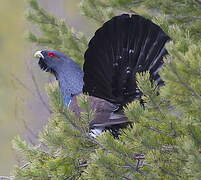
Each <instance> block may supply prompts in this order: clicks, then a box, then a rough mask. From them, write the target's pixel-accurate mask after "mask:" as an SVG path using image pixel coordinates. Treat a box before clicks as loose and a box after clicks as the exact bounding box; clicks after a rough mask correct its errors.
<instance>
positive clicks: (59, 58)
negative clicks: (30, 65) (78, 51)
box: [34, 50, 66, 74]
mask: <svg viewBox="0 0 201 180" xmlns="http://www.w3.org/2000/svg"><path fill="white" fill-rule="evenodd" d="M34 57H36V58H39V61H38V64H39V66H40V68H41V69H42V70H43V71H46V72H50V73H53V74H54V73H55V72H57V70H58V69H59V68H61V67H62V65H63V64H64V62H65V60H66V56H65V54H64V53H62V52H59V51H56V50H44V51H37V52H36V53H35V54H34Z"/></svg>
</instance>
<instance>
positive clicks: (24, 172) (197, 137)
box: [13, 0, 201, 180]
mask: <svg viewBox="0 0 201 180" xmlns="http://www.w3.org/2000/svg"><path fill="white" fill-rule="evenodd" d="M29 5H30V7H31V9H30V12H29V14H28V17H27V19H28V20H29V21H30V22H31V23H34V24H36V25H37V26H38V28H39V29H40V31H41V32H42V36H41V37H38V36H36V35H35V34H33V33H30V34H29V40H30V41H31V42H34V43H36V44H38V45H44V46H47V47H49V48H51V49H57V50H60V51H63V52H65V53H66V54H67V55H68V56H70V57H71V58H72V59H74V60H75V61H76V62H77V63H79V64H80V65H82V64H83V54H84V52H85V50H86V48H87V43H88V39H89V38H88V37H86V36H84V34H82V33H79V32H75V31H74V30H72V28H71V27H69V26H67V25H66V24H65V22H63V21H61V20H59V19H57V18H55V17H54V16H52V15H50V14H49V13H48V12H47V11H45V10H44V9H43V8H41V7H40V6H39V5H38V3H37V1H36V0H29ZM80 7H81V11H82V12H83V14H84V15H85V16H86V17H88V18H89V19H91V20H92V21H93V22H94V23H95V24H96V25H97V26H100V25H101V24H102V23H103V22H105V21H107V20H109V19H110V18H111V17H112V16H114V15H117V14H119V13H120V12H128V13H138V14H140V15H143V16H145V17H147V18H149V19H151V20H152V21H154V22H155V23H156V24H158V25H160V26H161V27H162V28H163V30H164V31H166V33H168V34H169V36H170V37H171V38H172V42H171V43H169V44H168V46H167V49H168V51H169V56H168V57H167V58H166V59H165V62H166V63H165V64H166V65H165V67H164V68H163V70H162V71H161V73H160V74H161V76H162V78H163V79H164V80H165V86H164V87H162V88H161V89H160V90H159V91H158V90H156V89H157V88H156V85H155V84H152V83H150V81H149V74H148V73H144V74H138V75H137V79H138V85H139V87H140V89H141V90H142V91H143V93H144V96H143V100H144V101H145V102H146V103H145V108H143V107H142V106H141V105H140V103H139V102H138V101H134V102H132V103H130V104H128V106H127V107H126V108H125V114H126V116H127V117H128V119H129V120H130V121H131V122H133V127H132V128H127V129H125V130H124V131H122V134H121V136H120V137H119V139H114V138H113V137H112V136H111V135H110V134H109V133H108V132H106V133H104V134H103V135H101V136H99V137H98V138H96V139H94V138H92V137H90V136H89V134H88V132H89V129H88V123H89V121H90V119H91V117H92V116H93V112H92V111H91V110H90V108H89V106H88V98H87V96H85V95H83V96H82V97H80V99H79V104H80V106H81V108H82V109H83V110H84V112H83V113H82V114H81V118H80V119H78V118H77V117H76V116H75V115H74V114H73V113H72V112H70V111H69V110H68V109H67V108H66V107H65V106H64V104H63V101H62V98H61V94H60V91H59V88H58V84H57V83H55V84H50V85H48V88H47V91H48V95H49V98H50V99H51V104H50V106H51V109H52V111H53V113H52V115H51V117H50V119H49V123H48V125H47V126H46V127H45V128H44V130H43V131H42V132H41V133H40V138H39V141H40V144H39V145H38V146H32V145H30V144H28V143H26V142H25V141H23V140H21V139H20V138H19V137H17V138H15V140H14V141H13V144H14V147H15V148H16V150H17V151H19V152H21V154H22V158H23V159H24V163H25V165H24V166H23V167H16V169H15V174H14V176H15V178H16V179H19V180H23V179H25V180H27V179H37V180H45V179H53V180H54V179H93V180H99V179H100V180H102V179H106V180H107V179H108V180H110V179H114V180H118V179H119V180H120V179H127V180H131V179H200V177H201V171H200V169H201V118H200V117H201V108H200V107H201V86H200V85H201V71H200V69H201V46H200V42H201V40H200V35H201V2H200V0H182V1H181V0H163V1H162V0H135V1H133V0H82V2H81V4H80Z"/></svg>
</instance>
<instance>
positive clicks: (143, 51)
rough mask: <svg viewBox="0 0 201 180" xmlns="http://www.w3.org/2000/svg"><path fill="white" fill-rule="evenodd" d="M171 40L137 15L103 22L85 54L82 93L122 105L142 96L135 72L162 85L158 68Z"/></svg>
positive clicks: (122, 16)
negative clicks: (142, 73) (147, 72)
mask: <svg viewBox="0 0 201 180" xmlns="http://www.w3.org/2000/svg"><path fill="white" fill-rule="evenodd" d="M169 40H170V38H169V37H168V36H167V35H166V34H165V33H164V32H163V30H162V29H161V28H160V27H159V26H157V25H156V24H153V23H152V22H151V21H150V20H147V19H145V18H143V17H141V16H139V15H132V16H131V17H130V16H129V15H128V14H123V15H121V16H116V17H114V18H112V19H111V20H109V21H108V22H106V23H105V24H104V25H103V26H102V27H101V28H100V29H98V30H97V31H96V33H95V36H94V37H93V38H92V39H91V41H90V42H89V47H88V49H87V51H86V53H85V63H84V87H83V92H85V93H86V92H87V93H88V94H89V95H91V96H96V97H99V98H103V99H105V100H108V101H110V102H112V103H117V104H121V105H125V104H126V103H128V102H130V101H132V100H134V99H135V98H136V97H139V96H141V94H142V93H141V92H140V90H139V89H138V87H137V84H136V79H135V74H136V72H144V71H149V72H150V75H151V79H152V80H155V81H156V82H157V83H158V85H162V84H163V80H161V78H160V76H159V74H158V69H159V68H160V67H161V66H162V65H163V57H164V56H165V55H166V54H167V51H166V49H165V48H164V45H165V43H166V42H167V41H169Z"/></svg>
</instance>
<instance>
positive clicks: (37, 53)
mask: <svg viewBox="0 0 201 180" xmlns="http://www.w3.org/2000/svg"><path fill="white" fill-rule="evenodd" d="M34 57H36V58H43V59H44V56H43V54H42V51H36V53H35V54H34Z"/></svg>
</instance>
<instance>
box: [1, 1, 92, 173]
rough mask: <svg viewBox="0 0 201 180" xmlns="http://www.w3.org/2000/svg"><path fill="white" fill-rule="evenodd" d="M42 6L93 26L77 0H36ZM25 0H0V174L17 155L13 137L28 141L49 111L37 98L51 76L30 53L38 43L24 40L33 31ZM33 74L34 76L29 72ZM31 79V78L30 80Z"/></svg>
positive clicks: (80, 25) (85, 28)
mask: <svg viewBox="0 0 201 180" xmlns="http://www.w3.org/2000/svg"><path fill="white" fill-rule="evenodd" d="M38 1H39V3H40V4H41V6H42V7H44V8H45V9H47V10H48V11H49V12H51V13H53V14H54V15H56V16H57V17H59V18H62V19H65V21H66V22H67V23H68V24H69V25H71V26H73V27H74V28H75V29H76V30H78V31H82V32H85V33H87V34H88V35H90V34H91V33H93V31H94V28H92V24H91V23H89V22H88V21H87V20H86V18H85V17H83V16H81V14H80V11H79V6H78V5H79V2H80V0H38ZM27 10H28V6H27V1H26V0H1V6H0V22H1V25H0V54H1V57H0V175H9V174H10V172H11V171H12V169H13V166H14V164H16V163H20V162H19V161H20V158H19V157H18V156H17V154H16V153H15V152H14V151H13V150H12V145H11V141H12V139H13V137H15V136H17V135H20V136H23V137H24V139H25V140H27V141H29V142H31V143H32V144H35V143H37V140H36V139H37V134H38V132H39V131H40V130H41V129H42V127H43V126H44V125H45V124H46V123H47V119H48V116H49V112H48V111H47V109H46V108H45V107H44V106H43V104H42V103H41V101H40V100H39V98H38V90H37V87H36V84H35V83H37V86H38V88H39V91H40V93H41V94H42V96H43V98H44V100H45V101H46V102H47V103H48V99H47V96H46V93H45V90H44V85H45V83H47V82H49V81H50V80H51V78H50V77H49V75H47V74H44V73H43V72H41V71H40V69H39V68H38V65H37V62H36V61H34V58H33V56H32V55H33V53H34V51H35V50H36V49H38V48H39V47H35V46H34V45H32V44H30V43H28V42H27V41H26V38H25V37H26V32H28V31H29V30H32V31H36V29H35V27H34V26H32V25H31V24H30V23H28V22H27V21H26V18H25V14H26V11H27ZM32 75H34V78H33V76H32ZM34 80H35V82H34Z"/></svg>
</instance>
